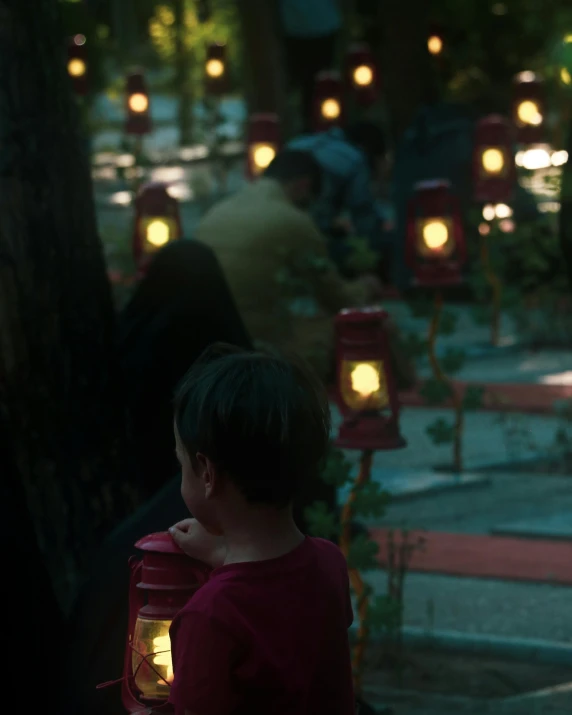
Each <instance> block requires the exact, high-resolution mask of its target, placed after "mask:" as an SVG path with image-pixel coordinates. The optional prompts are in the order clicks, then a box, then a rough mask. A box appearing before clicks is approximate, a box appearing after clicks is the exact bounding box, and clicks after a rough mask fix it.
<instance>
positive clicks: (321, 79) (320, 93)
mask: <svg viewBox="0 0 572 715" xmlns="http://www.w3.org/2000/svg"><path fill="white" fill-rule="evenodd" d="M330 100H331V101H333V102H337V103H338V106H339V114H338V115H337V116H336V117H331V118H329V117H325V116H324V114H323V105H324V103H325V102H327V101H330ZM345 105H346V102H345V92H344V82H343V79H342V76H341V74H340V73H339V72H335V71H326V72H320V73H319V74H318V75H316V78H315V80H314V96H313V109H312V114H313V117H312V119H313V122H312V123H313V127H314V131H315V132H317V133H319V132H325V131H328V129H331V128H332V127H340V126H343V124H344V121H345V117H346V106H345Z"/></svg>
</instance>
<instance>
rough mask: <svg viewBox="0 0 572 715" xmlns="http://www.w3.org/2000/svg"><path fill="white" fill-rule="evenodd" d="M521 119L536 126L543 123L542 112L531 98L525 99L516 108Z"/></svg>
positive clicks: (524, 122)
mask: <svg viewBox="0 0 572 715" xmlns="http://www.w3.org/2000/svg"><path fill="white" fill-rule="evenodd" d="M516 113H517V116H518V118H519V120H520V121H521V122H522V123H523V124H531V125H532V126H534V127H537V126H539V125H540V124H542V114H541V113H540V110H539V108H538V104H536V102H533V101H532V100H531V99H525V100H524V102H521V103H520V104H519V105H518V108H517V110H516Z"/></svg>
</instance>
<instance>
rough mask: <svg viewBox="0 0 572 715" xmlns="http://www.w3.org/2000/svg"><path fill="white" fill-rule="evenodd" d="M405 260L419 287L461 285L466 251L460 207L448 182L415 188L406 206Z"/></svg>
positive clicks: (427, 183) (427, 184)
mask: <svg viewBox="0 0 572 715" xmlns="http://www.w3.org/2000/svg"><path fill="white" fill-rule="evenodd" d="M405 259H406V262H407V265H408V266H409V267H410V268H411V269H412V270H413V272H414V274H415V283H416V284H417V285H419V286H427V287H440V286H446V285H456V284H458V283H461V282H462V273H461V271H462V267H463V265H464V264H465V262H466V260H467V248H466V244H465V237H464V232H463V223H462V213H461V206H460V203H459V200H458V198H457V197H456V196H455V195H454V194H453V193H452V192H451V185H450V183H449V182H448V181H444V180H436V181H426V182H422V183H419V184H417V185H416V186H415V187H414V195H413V197H412V198H411V199H410V200H409V203H408V206H407V236H406V249H405Z"/></svg>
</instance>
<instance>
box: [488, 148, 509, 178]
mask: <svg viewBox="0 0 572 715" xmlns="http://www.w3.org/2000/svg"><path fill="white" fill-rule="evenodd" d="M483 169H484V170H485V171H486V172H487V173H488V174H500V173H501V171H502V170H503V169H504V155H503V153H502V151H501V150H500V149H485V151H484V152H483Z"/></svg>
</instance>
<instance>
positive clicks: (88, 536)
mask: <svg viewBox="0 0 572 715" xmlns="http://www.w3.org/2000/svg"><path fill="white" fill-rule="evenodd" d="M113 320H114V316H113V303H112V297H111V290H110V286H109V283H108V280H107V276H106V268H105V261H104V256H103V252H102V247H101V244H100V241H99V238H98V235H97V229H96V217H95V209H94V202H93V192H92V184H91V177H90V167H89V161H88V157H87V154H86V152H85V147H84V144H83V141H82V136H81V131H80V125H79V117H78V111H77V106H76V104H75V99H74V97H73V95H72V90H71V85H70V82H69V78H68V77H67V72H66V65H65V43H64V40H63V37H62V33H61V27H60V18H59V4H58V3H57V2H54V0H37V1H36V2H35V3H34V12H32V13H31V12H30V11H29V7H28V6H27V5H26V4H25V3H22V2H21V0H0V433H4V434H9V435H10V440H9V442H8V443H7V444H5V445H4V453H3V454H2V455H1V458H2V459H3V461H2V464H0V473H1V474H2V477H3V478H4V479H10V480H13V481H14V484H13V485H12V486H13V489H14V490H15V491H18V490H21V491H22V493H23V494H24V495H25V501H26V506H27V509H28V510H29V518H28V520H27V522H26V523H27V524H28V526H26V524H24V523H22V524H21V526H22V529H24V528H30V529H32V530H33V531H35V537H36V541H35V542H34V543H35V548H37V549H38V550H39V554H41V555H42V557H43V559H44V561H45V564H46V567H47V570H48V572H49V574H50V577H51V581H52V584H53V590H54V592H55V594H56V596H57V600H58V602H59V604H60V607H61V610H62V612H63V614H64V616H65V614H67V612H68V611H69V609H70V607H71V605H72V602H73V598H74V596H75V593H76V588H77V585H78V582H79V579H80V574H81V571H82V568H83V567H84V565H85V564H86V563H87V561H88V560H89V557H90V552H91V551H92V549H93V548H94V547H95V546H97V544H98V541H100V540H101V537H102V535H103V534H105V533H107V531H108V530H109V529H110V527H111V526H112V525H113V524H115V523H116V522H117V521H118V520H119V519H120V518H122V517H123V516H124V515H125V514H126V513H128V512H130V511H131V510H132V508H133V505H134V503H135V501H136V492H135V489H134V488H132V487H130V486H129V484H128V481H127V476H126V475H127V474H128V471H127V469H126V462H125V458H124V455H125V454H126V451H125V445H126V438H125V435H126V427H125V419H124V414H125V411H124V409H123V407H122V404H121V393H120V391H119V389H118V379H117V378H118V373H117V371H116V370H115V367H114V358H113V345H114V324H113ZM10 470H12V471H10ZM4 510H5V511H6V512H8V511H9V510H10V505H9V504H8V505H6V504H5V507H4ZM3 518H4V517H3ZM18 536H19V535H18V534H15V535H14V543H15V544H17V543H18ZM39 554H37V555H38V556H39ZM36 561H38V563H41V558H38V559H36ZM37 583H38V589H39V591H42V589H43V590H44V591H45V592H46V594H48V592H49V591H50V588H49V584H47V583H45V579H44V580H42V579H41V577H38V581H37ZM38 598H39V600H40V601H41V598H42V595H41V593H39V594H38ZM41 607H42V609H44V608H45V605H42V606H41ZM48 610H49V609H48ZM38 618H51V613H49V612H48V613H43V614H42V615H41V616H38ZM45 655H46V657H47V658H49V657H51V656H50V654H49V650H48V649H46V651H45ZM62 677H64V678H65V675H64V676H62Z"/></svg>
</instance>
